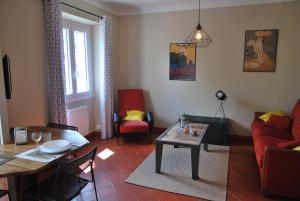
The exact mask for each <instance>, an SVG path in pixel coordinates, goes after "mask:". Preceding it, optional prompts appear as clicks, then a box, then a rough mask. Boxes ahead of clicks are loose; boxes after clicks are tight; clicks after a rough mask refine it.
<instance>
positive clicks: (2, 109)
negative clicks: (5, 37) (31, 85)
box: [0, 43, 10, 144]
mask: <svg viewBox="0 0 300 201" xmlns="http://www.w3.org/2000/svg"><path fill="white" fill-rule="evenodd" d="M0 56H1V58H2V52H1V43H0ZM1 66H2V59H0V144H5V143H8V142H9V141H10V137H9V127H8V117H7V102H6V96H5V86H4V76H3V68H2V67H1Z"/></svg>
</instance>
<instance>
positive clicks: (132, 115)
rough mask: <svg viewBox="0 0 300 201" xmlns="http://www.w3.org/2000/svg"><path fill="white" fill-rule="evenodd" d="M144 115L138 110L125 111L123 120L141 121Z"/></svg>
mask: <svg viewBox="0 0 300 201" xmlns="http://www.w3.org/2000/svg"><path fill="white" fill-rule="evenodd" d="M144 115H145V113H144V112H142V111H139V110H127V111H126V116H125V117H124V119H123V120H127V121H130V120H137V121H143V119H144Z"/></svg>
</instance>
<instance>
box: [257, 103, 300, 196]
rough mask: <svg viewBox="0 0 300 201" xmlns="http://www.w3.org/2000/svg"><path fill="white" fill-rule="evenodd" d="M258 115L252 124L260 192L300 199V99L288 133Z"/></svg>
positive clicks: (291, 116)
mask: <svg viewBox="0 0 300 201" xmlns="http://www.w3.org/2000/svg"><path fill="white" fill-rule="evenodd" d="M261 114H262V113H260V112H256V113H255V119H254V122H253V123H252V135H253V144H254V149H255V155H256V160H257V164H258V167H259V173H260V177H261V189H262V192H263V193H264V194H265V195H279V196H287V197H292V198H300V151H295V150H293V149H292V148H293V147H296V146H297V145H299V146H300V99H299V100H298V102H297V103H296V105H295V106H294V109H293V111H292V113H291V115H290V117H289V119H290V122H291V126H290V129H289V130H285V131H284V130H279V129H278V128H277V129H276V128H275V127H272V126H270V125H268V124H266V123H265V122H263V121H262V120H260V119H259V118H258V117H259V116H260V115H261Z"/></svg>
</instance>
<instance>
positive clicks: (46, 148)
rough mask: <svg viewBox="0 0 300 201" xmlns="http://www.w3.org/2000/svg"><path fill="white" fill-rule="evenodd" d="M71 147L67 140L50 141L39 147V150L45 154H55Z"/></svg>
mask: <svg viewBox="0 0 300 201" xmlns="http://www.w3.org/2000/svg"><path fill="white" fill-rule="evenodd" d="M71 147H72V145H71V143H70V142H69V141H67V140H52V141H48V142H46V143H44V144H43V145H42V146H40V150H41V151H42V152H45V153H49V154H55V153H61V152H64V151H66V150H68V149H70V148H71Z"/></svg>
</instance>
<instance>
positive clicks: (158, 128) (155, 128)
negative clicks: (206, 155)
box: [152, 127, 167, 134]
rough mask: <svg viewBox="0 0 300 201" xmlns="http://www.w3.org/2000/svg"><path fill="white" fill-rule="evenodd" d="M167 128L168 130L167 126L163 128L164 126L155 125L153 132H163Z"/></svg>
mask: <svg viewBox="0 0 300 201" xmlns="http://www.w3.org/2000/svg"><path fill="white" fill-rule="evenodd" d="M165 130H167V128H162V127H154V128H153V130H152V132H153V133H155V134H161V133H163V132H164V131H165Z"/></svg>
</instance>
